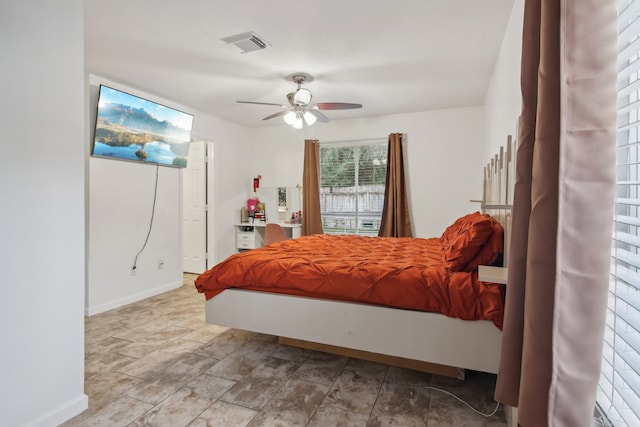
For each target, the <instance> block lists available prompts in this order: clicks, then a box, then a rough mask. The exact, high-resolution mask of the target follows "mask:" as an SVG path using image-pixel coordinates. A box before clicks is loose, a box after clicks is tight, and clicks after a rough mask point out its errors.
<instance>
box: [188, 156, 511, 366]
mask: <svg viewBox="0 0 640 427" xmlns="http://www.w3.org/2000/svg"><path fill="white" fill-rule="evenodd" d="M501 153H502V150H501ZM500 158H501V160H500V161H501V162H502V154H501V155H500ZM491 167H492V168H493V160H492V162H491ZM489 179H493V178H492V177H489ZM486 182H487V174H486V173H485V186H486ZM486 201H488V199H487V190H486V188H485V191H484V197H483V202H486ZM484 204H485V205H487V204H486V203H484ZM487 206H490V205H487ZM500 206H502V204H501V205H500ZM490 207H492V208H496V207H498V206H497V205H494V206H490ZM501 212H502V211H501ZM497 217H499V216H496V215H489V214H487V213H481V212H477V211H476V212H471V213H470V214H468V215H464V216H462V217H460V218H457V219H456V220H455V221H454V222H453V223H452V224H451V225H450V226H449V227H447V229H445V230H444V231H443V233H442V235H441V236H437V237H432V238H429V239H420V238H416V239H408V238H379V237H363V236H335V235H334V236H331V235H316V236H304V237H301V238H298V239H294V240H287V241H283V242H278V243H274V244H272V245H267V246H265V247H262V248H259V249H255V250H251V251H245V252H241V253H237V254H234V255H231V256H230V257H229V258H227V259H226V260H224V261H222V262H221V263H219V264H217V265H216V266H214V267H213V268H211V269H209V270H207V271H206V272H204V273H203V274H201V275H200V276H199V277H198V278H197V279H196V281H195V284H196V288H197V289H198V291H199V292H202V293H203V294H204V295H205V297H206V304H205V305H206V309H205V310H206V321H207V323H211V324H216V325H222V326H228V327H232V328H237V329H243V330H249V331H254V332H259V333H265V334H271V335H276V336H278V337H280V340H281V342H283V343H285V344H289V345H295V346H300V347H304V348H310V349H314V350H320V351H326V352H331V353H336V354H342V355H346V356H351V357H358V358H364V359H368V360H374V361H378V362H382V363H388V364H392V365H399V366H404V367H408V368H411V369H419V370H424V371H428V372H434V373H438V374H442V375H448V376H452V377H456V378H461V379H462V378H464V370H465V369H472V370H476V371H483V372H489V373H497V370H498V364H499V360H500V346H501V326H502V311H503V304H504V292H505V289H504V285H502V284H499V283H490V282H489V283H487V282H483V281H481V280H480V279H479V278H478V267H479V266H480V265H491V264H494V263H500V262H502V259H503V257H502V254H503V253H504V244H503V242H504V241H505V240H508V239H505V236H504V234H505V227H504V225H505V224H504V223H503V222H501V221H499V220H498V219H496V218H497ZM502 219H504V218H502ZM400 291H401V292H400Z"/></svg>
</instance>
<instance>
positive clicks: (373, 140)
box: [318, 137, 389, 145]
mask: <svg viewBox="0 0 640 427" xmlns="http://www.w3.org/2000/svg"><path fill="white" fill-rule="evenodd" d="M388 139H389V138H388V137H382V138H364V139H343V140H340V141H318V143H319V144H320V145H331V144H365V143H369V144H379V143H386V142H387V141H388Z"/></svg>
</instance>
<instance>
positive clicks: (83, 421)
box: [62, 396, 153, 427]
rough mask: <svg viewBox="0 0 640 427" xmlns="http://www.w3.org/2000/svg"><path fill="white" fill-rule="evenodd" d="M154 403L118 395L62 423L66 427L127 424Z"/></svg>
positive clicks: (101, 426)
mask: <svg viewBox="0 0 640 427" xmlns="http://www.w3.org/2000/svg"><path fill="white" fill-rule="evenodd" d="M152 407H153V405H150V404H148V403H145V402H141V401H139V400H136V399H130V398H128V397H124V396H121V397H118V398H117V399H115V400H113V401H111V402H109V403H108V404H107V405H104V406H103V407H101V408H99V409H98V410H96V411H92V410H91V409H89V410H87V411H85V412H83V413H82V414H80V415H78V416H77V417H74V418H72V419H71V420H69V421H67V422H66V423H64V424H62V426H64V427H94V426H96V427H98V426H100V427H107V426H108V427H112V426H126V425H128V424H129V423H130V422H132V421H133V420H135V419H136V418H138V417H139V416H140V415H142V414H143V413H145V412H146V411H148V410H149V409H151V408H152Z"/></svg>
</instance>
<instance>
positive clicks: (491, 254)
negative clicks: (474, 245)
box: [464, 218, 504, 271]
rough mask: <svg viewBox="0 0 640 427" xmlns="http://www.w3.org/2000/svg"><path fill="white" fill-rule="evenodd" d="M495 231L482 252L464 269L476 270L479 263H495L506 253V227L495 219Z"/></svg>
mask: <svg viewBox="0 0 640 427" xmlns="http://www.w3.org/2000/svg"><path fill="white" fill-rule="evenodd" d="M492 220H493V232H492V233H491V236H490V237H489V239H488V240H487V241H486V243H485V244H484V245H483V246H482V248H481V249H480V252H478V254H477V255H476V256H475V258H474V259H472V260H471V262H470V263H469V264H467V266H466V267H465V269H464V271H475V270H477V269H478V266H479V265H493V263H494V262H496V261H498V260H499V259H500V255H502V254H503V253H504V229H503V228H502V226H501V225H500V223H499V222H498V221H496V220H495V219H493V218H492Z"/></svg>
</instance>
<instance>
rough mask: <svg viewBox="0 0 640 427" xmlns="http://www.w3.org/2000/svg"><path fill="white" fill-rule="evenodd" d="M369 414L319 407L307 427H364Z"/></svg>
mask: <svg viewBox="0 0 640 427" xmlns="http://www.w3.org/2000/svg"><path fill="white" fill-rule="evenodd" d="M368 420H369V414H358V413H357V412H353V411H349V410H347V409H343V408H336V407H332V406H320V407H319V408H318V410H317V411H316V413H315V414H314V415H313V417H312V418H311V421H310V422H309V424H308V425H307V427H327V426H332V427H365V426H367V421H368Z"/></svg>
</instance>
